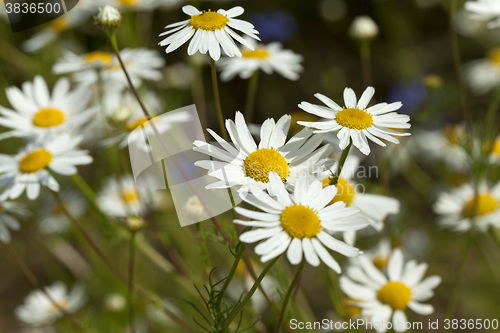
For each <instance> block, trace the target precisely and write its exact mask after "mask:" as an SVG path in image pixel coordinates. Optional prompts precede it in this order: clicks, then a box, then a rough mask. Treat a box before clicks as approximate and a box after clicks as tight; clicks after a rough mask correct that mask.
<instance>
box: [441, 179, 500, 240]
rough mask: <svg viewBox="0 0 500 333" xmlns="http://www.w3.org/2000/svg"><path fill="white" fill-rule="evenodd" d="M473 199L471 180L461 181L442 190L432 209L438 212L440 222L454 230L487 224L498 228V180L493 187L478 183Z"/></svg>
mask: <svg viewBox="0 0 500 333" xmlns="http://www.w3.org/2000/svg"><path fill="white" fill-rule="evenodd" d="M475 201H476V200H474V188H473V187H472V186H471V185H470V184H464V185H462V186H460V187H459V188H458V189H454V190H453V191H451V192H449V193H448V192H442V193H441V194H439V197H438V199H437V202H436V204H435V205H434V212H436V213H437V214H438V215H439V225H440V226H441V227H443V228H449V229H451V231H457V232H465V231H468V230H470V229H472V228H475V229H477V230H479V231H483V232H484V231H487V230H488V228H489V227H490V226H492V227H495V228H500V183H498V184H496V185H495V186H493V187H492V188H488V186H487V185H486V184H484V183H483V184H481V185H480V187H479V196H478V201H477V204H475ZM476 205H477V210H476V215H475V218H474V224H473V223H472V222H473V219H472V216H473V214H474V206H476Z"/></svg>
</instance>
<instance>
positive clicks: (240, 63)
mask: <svg viewBox="0 0 500 333" xmlns="http://www.w3.org/2000/svg"><path fill="white" fill-rule="evenodd" d="M248 42H249V43H251V44H252V45H253V46H254V49H253V50H252V49H249V48H247V47H243V48H242V49H241V55H242V56H241V58H223V59H221V60H220V61H219V63H218V64H217V65H219V67H220V69H221V70H222V73H221V76H220V77H221V79H222V80H223V81H229V80H231V79H232V78H234V77H235V76H236V75H239V76H240V77H241V78H242V79H248V78H250V77H251V76H252V74H253V73H254V72H255V71H258V70H262V71H263V72H264V73H266V74H272V73H273V72H277V73H279V74H281V75H282V76H284V77H285V78H287V79H289V80H298V78H299V72H301V71H302V69H303V68H302V65H300V62H302V59H303V58H302V56H301V55H299V54H296V53H294V52H293V51H291V50H283V46H282V45H281V43H278V42H275V43H271V44H268V45H264V44H257V43H255V42H254V41H253V40H251V39H248Z"/></svg>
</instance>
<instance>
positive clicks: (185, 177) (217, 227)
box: [108, 33, 236, 247]
mask: <svg viewBox="0 0 500 333" xmlns="http://www.w3.org/2000/svg"><path fill="white" fill-rule="evenodd" d="M108 36H109V39H110V41H111V45H112V46H113V51H114V52H115V55H116V57H117V58H118V61H119V63H120V66H121V68H122V70H123V73H124V74H125V77H126V78H127V82H128V85H129V87H130V90H132V93H133V94H134V96H135V98H136V99H137V102H138V103H139V105H140V106H141V109H142V111H143V112H144V115H145V116H146V117H147V118H148V119H151V114H150V113H149V112H148V110H147V109H146V107H145V106H144V103H143V102H142V100H141V97H140V96H139V94H138V93H137V90H136V89H135V87H134V85H133V83H132V80H131V79H130V76H129V75H128V71H127V68H126V67H125V64H124V63H123V61H122V58H121V56H120V50H119V48H118V43H117V42H116V37H115V34H114V33H109V34H108ZM214 66H215V63H214ZM214 69H215V67H214ZM215 79H216V80H215V83H216V84H217V77H215ZM214 93H215V88H214ZM217 96H218V89H217ZM219 109H220V103H219ZM220 115H221V116H222V112H221V114H220ZM150 124H151V128H152V129H153V131H154V132H155V135H156V137H157V138H158V139H159V141H160V144H161V145H162V147H163V149H165V152H166V153H167V154H168V155H169V156H171V157H172V161H173V162H174V163H175V165H176V166H177V168H178V169H179V171H180V172H181V174H182V176H183V177H184V179H185V180H186V183H187V185H188V186H189V188H190V189H191V190H192V191H193V193H194V194H195V195H196V196H197V197H198V199H199V200H200V203H201V204H202V206H203V208H204V209H205V210H206V211H207V214H208V215H210V216H211V217H210V221H211V222H212V224H213V225H214V226H215V228H216V229H217V231H218V232H219V234H221V236H222V237H223V238H224V239H225V240H226V242H228V243H229V244H230V245H231V246H232V247H235V246H236V244H235V242H234V241H233V240H232V239H231V237H229V236H228V234H227V233H226V232H225V231H224V230H223V229H222V227H221V226H220V224H219V222H217V220H216V219H215V218H214V217H213V216H212V214H211V213H210V209H209V207H208V206H207V205H206V204H205V202H204V200H203V198H202V197H201V195H200V194H199V192H198V190H197V189H196V187H195V186H194V185H193V184H192V182H191V179H190V178H189V176H188V175H187V174H186V172H185V171H184V169H183V168H182V165H181V164H180V163H179V161H178V160H177V159H176V158H175V155H174V154H173V153H172V151H171V150H170V148H169V147H168V145H167V143H166V142H165V140H163V137H162V136H161V135H160V132H159V131H158V129H157V128H156V125H155V124H154V122H150ZM223 129H224V131H223V134H224V133H225V128H224V127H223ZM224 139H226V141H227V134H226V136H225V137H224Z"/></svg>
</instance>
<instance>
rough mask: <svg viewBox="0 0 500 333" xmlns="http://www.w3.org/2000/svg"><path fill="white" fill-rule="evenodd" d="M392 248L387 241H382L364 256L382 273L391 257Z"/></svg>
mask: <svg viewBox="0 0 500 333" xmlns="http://www.w3.org/2000/svg"><path fill="white" fill-rule="evenodd" d="M391 252H392V247H391V242H390V241H389V239H387V238H384V239H382V240H381V241H380V242H379V243H378V244H377V245H376V246H375V247H374V248H373V249H370V250H369V251H366V252H365V255H366V256H367V257H368V258H369V259H370V260H371V261H372V263H373V264H374V265H375V267H377V268H378V269H379V270H380V271H384V270H385V268H386V267H387V263H388V262H389V258H390V256H391Z"/></svg>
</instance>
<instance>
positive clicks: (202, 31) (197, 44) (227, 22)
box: [159, 5, 260, 61]
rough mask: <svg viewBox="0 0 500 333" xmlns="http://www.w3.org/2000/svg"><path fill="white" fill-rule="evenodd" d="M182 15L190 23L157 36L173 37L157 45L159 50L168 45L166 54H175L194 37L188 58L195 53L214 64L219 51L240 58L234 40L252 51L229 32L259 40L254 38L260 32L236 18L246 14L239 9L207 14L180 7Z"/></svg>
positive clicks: (220, 10)
mask: <svg viewBox="0 0 500 333" xmlns="http://www.w3.org/2000/svg"><path fill="white" fill-rule="evenodd" d="M182 11H183V12H184V13H186V14H187V15H190V16H191V19H189V20H185V21H181V22H177V23H172V24H169V25H167V26H166V27H165V29H170V30H168V31H165V32H163V33H161V34H160V36H164V35H169V34H172V35H170V36H168V37H167V38H165V39H164V40H162V41H161V42H160V43H159V45H161V46H167V45H168V47H167V48H166V49H165V52H167V53H170V52H172V51H175V50H176V49H177V48H179V47H180V46H181V45H183V44H184V43H186V42H187V41H188V40H189V39H190V38H191V37H193V36H194V37H193V39H192V40H191V42H190V43H189V46H188V50H187V52H188V54H189V55H193V54H195V53H196V52H198V51H199V52H200V53H201V54H206V53H207V52H209V54H210V57H211V58H212V59H213V60H215V61H217V60H219V58H220V48H221V47H222V49H223V50H224V53H225V54H226V55H227V56H228V57H234V56H237V57H241V52H240V50H239V49H238V47H237V46H236V44H235V43H234V41H233V38H234V39H236V40H237V41H238V42H240V43H241V44H243V45H245V46H247V47H248V48H250V49H251V50H253V49H254V48H253V45H252V44H250V43H249V42H248V41H246V40H245V39H244V38H243V37H241V36H240V35H238V34H237V33H236V32H234V31H233V30H232V29H235V30H239V31H241V32H243V33H244V34H245V35H247V36H249V37H252V38H254V39H257V40H260V39H259V37H257V36H256V34H258V33H259V32H258V31H257V30H255V29H254V26H253V25H252V24H251V23H248V22H246V21H243V20H239V19H236V18H235V17H237V16H240V15H241V14H243V12H244V11H245V10H244V9H243V8H242V7H240V6H237V7H233V8H231V9H229V10H227V11H226V10H224V9H219V10H218V11H216V12H212V11H210V10H209V11H199V10H198V9H196V8H195V7H193V6H190V5H188V6H184V7H182ZM231 28H232V29H231Z"/></svg>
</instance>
